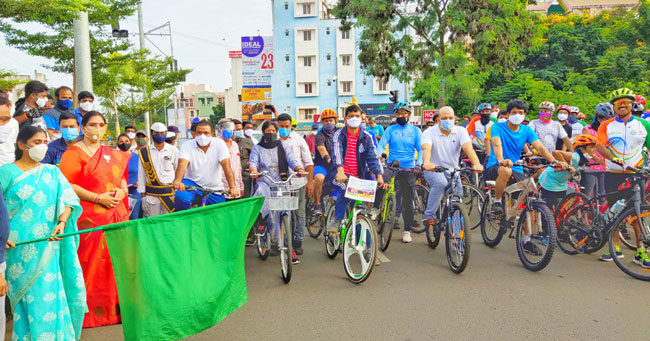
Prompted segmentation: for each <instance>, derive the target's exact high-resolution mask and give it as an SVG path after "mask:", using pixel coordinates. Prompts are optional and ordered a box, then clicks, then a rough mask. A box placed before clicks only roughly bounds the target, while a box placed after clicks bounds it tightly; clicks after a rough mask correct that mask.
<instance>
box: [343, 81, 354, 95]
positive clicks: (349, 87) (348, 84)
mask: <svg viewBox="0 0 650 341" xmlns="http://www.w3.org/2000/svg"><path fill="white" fill-rule="evenodd" d="M341 87H342V88H343V89H342V92H343V93H351V92H352V82H341Z"/></svg>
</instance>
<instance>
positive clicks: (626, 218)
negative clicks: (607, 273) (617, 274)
mask: <svg viewBox="0 0 650 341" xmlns="http://www.w3.org/2000/svg"><path fill="white" fill-rule="evenodd" d="M638 223H639V219H638V218H637V215H636V212H635V210H634V208H633V207H632V208H629V209H627V210H625V211H624V212H623V213H622V214H621V215H620V216H619V217H618V218H617V219H616V221H615V222H614V224H613V225H612V226H614V227H613V228H612V230H611V231H610V233H609V252H610V254H612V255H613V254H614V245H615V240H614V236H616V235H619V236H620V235H621V234H623V231H626V230H627V231H629V232H628V235H629V239H628V240H627V242H628V243H629V244H631V245H634V250H631V249H629V248H621V250H622V251H623V257H622V258H618V257H613V258H614V263H616V266H618V268H619V269H621V270H622V271H623V272H625V273H626V274H628V275H629V276H632V277H634V278H636V279H640V280H643V281H650V267H647V268H646V267H644V266H643V265H642V264H641V263H642V259H641V258H640V257H639V258H637V250H636V245H637V241H638V242H639V244H640V245H641V247H643V248H644V251H645V252H648V251H650V205H648V204H642V205H641V221H640V224H639V225H640V231H639V232H640V234H639V235H638V236H637V233H636V231H635V225H637V224H638ZM621 242H622V240H621Z"/></svg>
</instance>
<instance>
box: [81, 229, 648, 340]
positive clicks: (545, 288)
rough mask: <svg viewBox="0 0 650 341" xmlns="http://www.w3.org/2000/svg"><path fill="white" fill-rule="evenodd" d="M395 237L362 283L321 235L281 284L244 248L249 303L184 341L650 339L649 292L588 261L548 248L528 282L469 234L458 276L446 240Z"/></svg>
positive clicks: (94, 336)
mask: <svg viewBox="0 0 650 341" xmlns="http://www.w3.org/2000/svg"><path fill="white" fill-rule="evenodd" d="M395 232H396V233H395V234H394V236H393V241H392V243H391V245H390V247H389V249H388V250H387V252H386V256H387V257H388V258H389V259H390V262H386V263H383V264H382V265H381V266H379V267H376V268H375V270H374V272H373V273H372V276H371V277H370V278H369V279H368V281H366V282H365V283H363V284H361V285H355V284H352V283H351V282H349V281H348V280H347V278H346V276H345V273H344V271H343V264H342V261H341V256H340V255H339V256H338V257H337V259H336V260H330V259H329V258H327V256H326V255H325V251H324V245H323V244H324V243H323V239H322V236H321V237H320V238H319V239H318V240H314V239H312V238H309V237H307V238H308V240H306V241H305V243H304V248H305V255H303V256H302V257H301V258H300V260H301V262H302V263H301V264H299V265H297V266H295V267H294V274H293V279H292V281H291V283H290V284H288V285H285V284H283V282H282V279H281V277H280V261H279V259H278V258H277V257H269V259H268V260H267V261H261V260H260V259H259V258H258V257H257V253H256V251H255V249H254V248H247V249H246V274H247V281H248V292H249V300H248V303H246V304H245V305H244V306H243V307H242V308H240V309H239V310H237V311H236V312H234V313H233V314H232V315H231V316H229V317H227V318H226V319H225V320H223V321H222V322H221V323H220V324H218V325H217V326H215V327H213V328H211V329H209V330H206V331H204V332H203V333H201V334H198V335H196V336H194V337H192V338H190V340H250V339H261V338H264V339H270V340H279V339H297V340H306V339H313V340H320V339H328V340H338V339H350V338H374V339H378V340H423V339H467V338H480V339H499V340H503V339H531V340H542V339H545V340H546V339H578V338H579V339H608V340H611V339H615V338H616V339H626V340H627V339H636V340H648V339H650V328H648V327H647V326H648V323H649V321H650V320H649V317H650V314H649V313H650V299H649V298H648V297H649V294H650V283H647V282H642V281H638V280H635V279H632V278H631V277H628V276H627V275H625V274H624V273H623V272H621V271H620V270H619V269H618V268H617V267H616V265H615V264H613V263H603V262H600V261H598V260H597V255H578V256H568V255H565V254H563V253H562V252H561V250H559V249H556V252H555V255H554V257H553V260H552V261H551V264H550V265H549V267H547V268H546V269H545V270H543V271H541V272H538V273H533V272H530V271H528V270H526V269H525V268H524V267H523V266H522V265H521V263H520V261H519V258H518V257H517V254H516V250H515V244H514V240H512V239H508V238H504V241H503V242H502V243H501V245H499V247H497V248H496V249H491V248H488V247H486V246H485V245H484V244H483V242H482V240H481V235H480V232H479V231H478V230H477V231H474V233H473V235H472V242H473V243H472V251H471V258H470V262H469V265H468V268H467V269H466V270H465V272H464V273H463V274H461V275H455V274H453V273H452V272H451V271H449V268H448V265H447V261H446V258H445V252H444V245H443V243H441V246H439V247H438V249H436V250H431V249H429V247H428V246H427V245H426V237H425V236H424V235H415V238H414V240H413V243H411V244H403V243H401V240H399V239H398V237H401V233H399V232H400V231H397V230H396V231H395ZM82 339H83V340H121V339H123V337H122V327H121V326H110V327H102V328H95V329H85V330H84V331H83V335H82Z"/></svg>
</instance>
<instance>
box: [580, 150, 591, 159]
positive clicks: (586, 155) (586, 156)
mask: <svg viewBox="0 0 650 341" xmlns="http://www.w3.org/2000/svg"><path fill="white" fill-rule="evenodd" d="M582 156H584V157H585V159H587V160H591V159H592V157H591V155H589V153H587V152H586V151H585V152H583V153H582Z"/></svg>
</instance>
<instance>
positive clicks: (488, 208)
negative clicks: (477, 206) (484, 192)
mask: <svg viewBox="0 0 650 341" xmlns="http://www.w3.org/2000/svg"><path fill="white" fill-rule="evenodd" d="M497 219H498V221H499V226H498V227H497V228H496V229H495V228H494V226H492V225H493V223H494V222H495V221H497ZM492 232H496V234H494V233H492ZM505 233H506V220H505V218H504V216H503V215H500V216H499V215H496V214H494V213H492V196H487V197H486V198H485V200H484V201H483V209H482V210H481V237H482V238H483V243H485V245H487V246H489V247H497V245H499V243H501V239H503V235H504V234H505Z"/></svg>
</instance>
